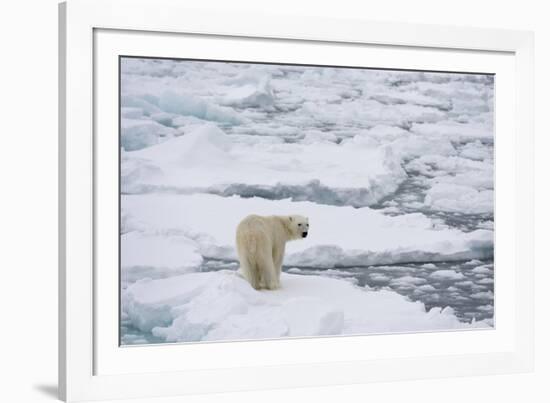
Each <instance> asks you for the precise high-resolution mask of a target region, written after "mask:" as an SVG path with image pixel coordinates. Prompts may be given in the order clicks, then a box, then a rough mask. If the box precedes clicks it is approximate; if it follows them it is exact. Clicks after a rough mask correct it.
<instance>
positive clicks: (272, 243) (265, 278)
mask: <svg viewBox="0 0 550 403" xmlns="http://www.w3.org/2000/svg"><path fill="white" fill-rule="evenodd" d="M308 231H309V220H308V218H307V217H303V216H300V215H290V216H259V215H249V216H248V217H246V218H244V219H243V220H242V221H241V222H240V224H239V225H238V227H237V253H238V255H239V261H240V263H241V272H242V274H243V276H244V277H245V278H246V280H248V282H249V283H250V284H251V285H252V287H254V288H255V289H257V290H259V289H262V288H267V289H268V290H274V289H277V288H279V287H280V277H281V266H282V264H283V257H284V255H285V244H286V243H287V242H288V241H292V240H294V239H301V238H305V237H306V236H307V234H308Z"/></svg>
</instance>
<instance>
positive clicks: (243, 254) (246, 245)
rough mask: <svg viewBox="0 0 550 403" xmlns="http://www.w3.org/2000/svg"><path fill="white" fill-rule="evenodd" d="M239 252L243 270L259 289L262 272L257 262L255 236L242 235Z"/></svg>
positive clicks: (253, 285) (247, 278)
mask: <svg viewBox="0 0 550 403" xmlns="http://www.w3.org/2000/svg"><path fill="white" fill-rule="evenodd" d="M237 253H238V255H239V262H240V264H241V272H242V274H243V276H244V277H245V278H246V280H247V281H248V282H249V283H250V285H251V286H252V287H253V288H255V289H256V290H259V289H260V288H261V284H260V272H259V270H258V265H257V264H256V242H255V239H254V237H251V236H248V237H242V239H240V240H238V241H237Z"/></svg>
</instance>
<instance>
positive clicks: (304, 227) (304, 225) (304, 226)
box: [298, 219, 309, 238]
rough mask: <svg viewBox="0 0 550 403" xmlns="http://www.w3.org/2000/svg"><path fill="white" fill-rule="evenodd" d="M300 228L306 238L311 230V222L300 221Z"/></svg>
mask: <svg viewBox="0 0 550 403" xmlns="http://www.w3.org/2000/svg"><path fill="white" fill-rule="evenodd" d="M306 220H307V219H306ZM298 229H299V230H300V231H302V238H305V237H306V236H307V233H308V231H309V222H308V221H305V222H300V223H298Z"/></svg>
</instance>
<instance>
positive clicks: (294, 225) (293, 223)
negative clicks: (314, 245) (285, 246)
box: [288, 215, 309, 239]
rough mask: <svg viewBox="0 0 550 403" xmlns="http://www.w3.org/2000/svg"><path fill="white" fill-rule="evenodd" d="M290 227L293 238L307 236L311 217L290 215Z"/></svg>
mask: <svg viewBox="0 0 550 403" xmlns="http://www.w3.org/2000/svg"><path fill="white" fill-rule="evenodd" d="M288 228H289V229H290V233H291V234H292V239H300V238H305V237H306V236H307V233H308V232H309V219H308V218H307V217H304V216H301V215H289V216H288Z"/></svg>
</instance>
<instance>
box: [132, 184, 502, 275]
mask: <svg viewBox="0 0 550 403" xmlns="http://www.w3.org/2000/svg"><path fill="white" fill-rule="evenodd" d="M123 211H124V213H125V214H128V215H129V216H131V217H132V216H133V217H139V218H140V220H141V222H142V223H143V225H145V226H146V227H148V228H151V229H153V230H155V231H168V232H169V231H179V233H181V234H182V235H184V236H186V237H187V238H189V239H190V240H194V242H195V243H196V247H197V250H199V252H200V254H201V255H202V256H203V257H208V258H215V259H229V260H235V259H236V258H237V256H236V252H235V247H234V237H235V229H236V227H237V225H238V223H239V222H240V220H242V219H243V218H244V217H246V216H247V215H248V214H252V213H254V214H259V215H270V214H279V215H288V214H301V215H305V216H308V217H309V222H310V226H311V227H310V234H309V236H308V237H307V238H306V239H305V240H300V241H295V242H291V243H289V244H288V245H287V249H286V257H285V264H287V265H293V266H309V267H312V266H315V267H324V268H332V267H336V266H353V265H360V266H364V265H372V264H391V263H399V262H401V261H407V262H411V261H417V262H423V261H430V260H432V261H442V260H447V261H449V260H468V259H475V258H486V257H487V256H490V255H491V254H492V250H493V232H492V231H488V230H475V231H472V232H469V233H464V232H462V231H460V230H457V229H452V228H443V229H438V228H434V227H435V225H434V222H433V220H432V219H430V218H428V217H426V216H425V215H423V214H420V213H413V214H406V215H399V216H394V217H391V216H386V215H384V214H382V213H380V212H378V211H376V210H373V209H370V208H368V207H363V208H353V207H336V206H329V205H321V204H316V203H312V202H292V201H291V200H288V199H285V200H278V201H273V200H266V199H262V198H257V197H255V198H246V199H244V198H241V197H237V196H233V197H221V196H216V195H209V194H192V195H173V194H154V195H127V196H124V197H123ZM358 223H364V224H360V225H358ZM338 229H342V230H338Z"/></svg>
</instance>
